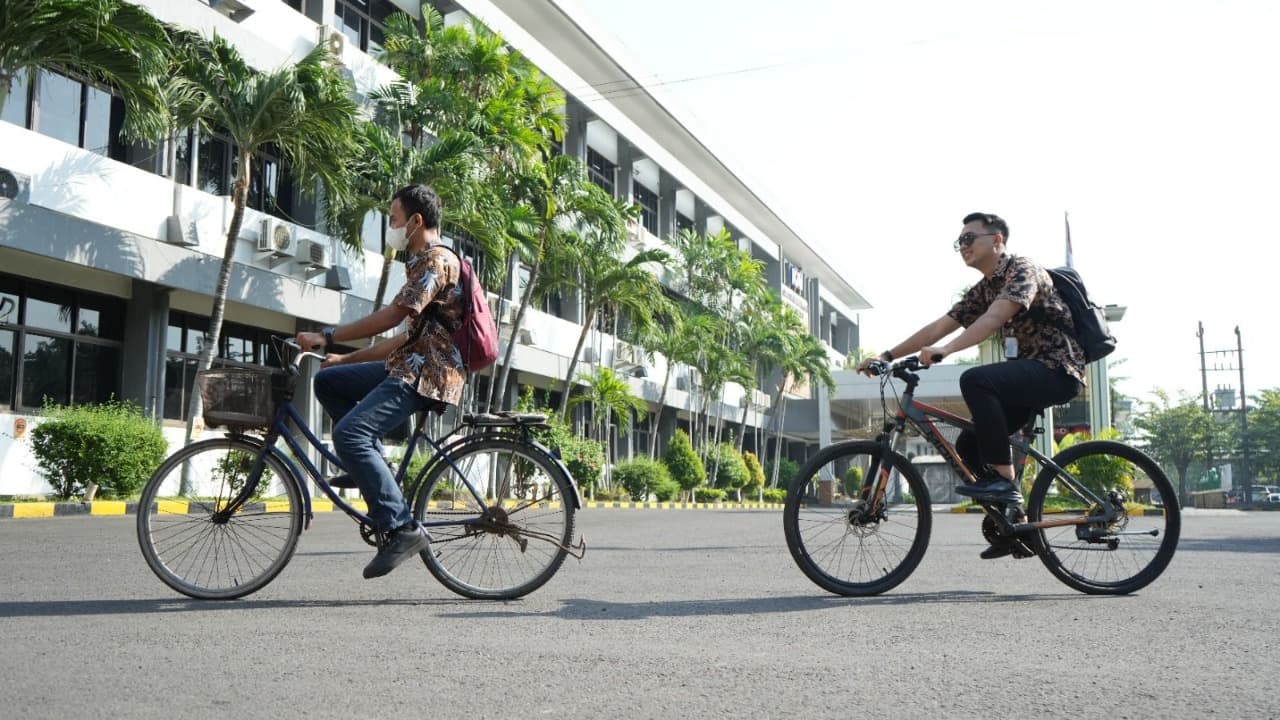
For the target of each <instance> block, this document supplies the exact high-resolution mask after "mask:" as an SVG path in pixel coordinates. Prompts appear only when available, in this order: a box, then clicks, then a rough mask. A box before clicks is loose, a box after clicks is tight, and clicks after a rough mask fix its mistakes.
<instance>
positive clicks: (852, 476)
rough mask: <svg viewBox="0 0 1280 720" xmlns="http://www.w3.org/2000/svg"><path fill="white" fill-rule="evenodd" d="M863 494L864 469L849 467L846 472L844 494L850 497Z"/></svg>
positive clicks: (854, 466) (855, 466)
mask: <svg viewBox="0 0 1280 720" xmlns="http://www.w3.org/2000/svg"><path fill="white" fill-rule="evenodd" d="M861 492H862V468H860V467H858V466H857V465H851V466H849V469H848V470H845V471H844V494H845V495H846V496H848V497H858V496H859V495H860V494H861Z"/></svg>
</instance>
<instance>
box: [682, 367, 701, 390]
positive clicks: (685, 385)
mask: <svg viewBox="0 0 1280 720" xmlns="http://www.w3.org/2000/svg"><path fill="white" fill-rule="evenodd" d="M701 386H702V379H701V378H700V377H698V371H697V370H693V369H692V368H691V369H690V370H689V373H688V374H687V375H679V376H677V377H676V389H677V390H685V391H689V390H697V389H698V388H699V387H701Z"/></svg>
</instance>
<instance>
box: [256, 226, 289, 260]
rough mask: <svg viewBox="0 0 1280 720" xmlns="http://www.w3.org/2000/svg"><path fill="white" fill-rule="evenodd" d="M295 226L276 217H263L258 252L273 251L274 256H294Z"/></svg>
mask: <svg viewBox="0 0 1280 720" xmlns="http://www.w3.org/2000/svg"><path fill="white" fill-rule="evenodd" d="M294 244H295V243H294V237H293V228H292V227H289V225H288V223H285V222H283V221H281V220H278V219H276V218H271V217H268V218H262V229H261V230H260V231H259V232H258V252H264V253H271V256H272V257H293V254H294V252H295V249H294Z"/></svg>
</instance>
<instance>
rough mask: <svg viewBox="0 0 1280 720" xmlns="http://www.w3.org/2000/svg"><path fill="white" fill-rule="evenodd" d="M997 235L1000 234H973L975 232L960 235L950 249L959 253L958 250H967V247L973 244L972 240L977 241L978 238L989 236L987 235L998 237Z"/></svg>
mask: <svg viewBox="0 0 1280 720" xmlns="http://www.w3.org/2000/svg"><path fill="white" fill-rule="evenodd" d="M999 234H1000V233H975V232H967V233H965V234H963V235H961V236H960V237H958V238H956V241H955V244H953V245H952V246H951V247H952V249H954V250H955V251H956V252H960V248H967V247H969V246H970V245H972V244H973V241H974V240H977V239H978V238H980V237H987V236H989V235H999Z"/></svg>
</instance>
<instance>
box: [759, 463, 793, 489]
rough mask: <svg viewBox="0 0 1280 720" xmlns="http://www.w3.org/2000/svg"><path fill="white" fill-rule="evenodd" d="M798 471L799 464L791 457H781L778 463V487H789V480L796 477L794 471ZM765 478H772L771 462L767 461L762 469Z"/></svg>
mask: <svg viewBox="0 0 1280 720" xmlns="http://www.w3.org/2000/svg"><path fill="white" fill-rule="evenodd" d="M798 472H800V466H799V465H798V464H796V461H794V460H792V459H791V458H785V457H784V458H782V461H781V462H780V463H779V464H778V485H777V486H778V487H780V488H789V487H791V481H792V480H794V479H795V478H796V473H798ZM764 474H765V478H766V480H770V481H771V480H773V463H769V465H768V467H766V468H765V471H764Z"/></svg>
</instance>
